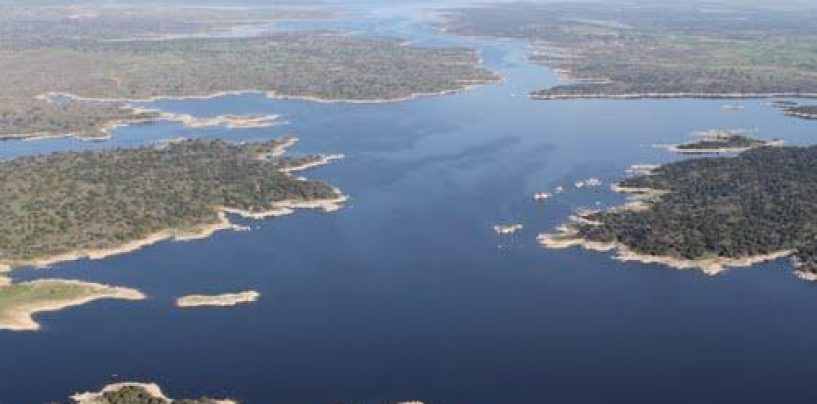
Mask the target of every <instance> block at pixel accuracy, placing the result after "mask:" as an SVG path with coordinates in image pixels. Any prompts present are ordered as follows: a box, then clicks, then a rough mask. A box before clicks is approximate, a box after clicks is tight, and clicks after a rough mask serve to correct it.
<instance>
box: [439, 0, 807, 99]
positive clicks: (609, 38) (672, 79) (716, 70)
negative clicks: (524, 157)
mask: <svg viewBox="0 0 817 404" xmlns="http://www.w3.org/2000/svg"><path fill="white" fill-rule="evenodd" d="M713 7H714V6H712V5H711V4H708V3H704V2H697V1H692V2H674V3H660V4H658V3H655V4H651V3H649V2H643V1H636V2H629V3H628V2H618V3H616V5H615V7H611V6H609V4H608V3H601V2H598V1H588V2H561V3H559V2H555V3H551V2H548V3H546V4H536V3H524V2H523V3H512V4H493V5H486V6H473V7H467V8H460V9H455V10H449V11H448V12H446V13H445V14H446V15H445V16H446V17H447V21H446V22H444V23H443V24H442V26H443V27H444V28H445V29H446V30H447V31H449V32H452V33H456V34H461V35H478V36H495V37H503V38H519V39H527V40H529V41H530V42H531V43H532V44H533V46H534V48H535V50H536V51H535V54H534V55H533V56H532V58H533V59H534V60H536V61H539V62H541V63H544V64H547V65H549V66H551V67H552V68H554V69H555V70H556V72H557V73H559V74H560V75H561V76H562V83H561V84H560V85H557V86H555V87H553V88H549V89H542V90H537V91H534V92H533V93H532V97H533V98H536V99H570V98H617V99H635V98H757V97H773V96H794V97H796V96H802V97H817V49H815V48H814V46H813V41H814V38H815V37H817V26H816V25H815V24H813V15H814V14H813V11H814V7H813V6H812V7H811V8H810V9H805V11H804V12H794V11H792V10H787V9H778V8H771V7H761V6H758V5H754V6H753V5H750V4H744V3H743V2H741V3H740V4H738V3H719V4H718V5H717V7H714V8H713Z"/></svg>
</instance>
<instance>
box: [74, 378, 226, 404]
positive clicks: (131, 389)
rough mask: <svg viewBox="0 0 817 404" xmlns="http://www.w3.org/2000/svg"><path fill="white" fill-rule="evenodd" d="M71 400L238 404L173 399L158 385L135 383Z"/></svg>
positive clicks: (102, 403) (89, 402)
mask: <svg viewBox="0 0 817 404" xmlns="http://www.w3.org/2000/svg"><path fill="white" fill-rule="evenodd" d="M71 400H72V401H73V402H74V403H75V404H174V403H175V404H238V402H237V401H233V400H226V399H221V400H217V399H212V398H198V399H189V398H188V399H171V398H168V397H167V396H165V395H164V393H162V389H161V388H160V387H159V386H158V385H157V384H154V383H135V382H125V383H116V384H109V385H107V386H105V387H104V388H103V389H102V390H101V391H99V392H87V393H77V394H74V395H73V396H71Z"/></svg>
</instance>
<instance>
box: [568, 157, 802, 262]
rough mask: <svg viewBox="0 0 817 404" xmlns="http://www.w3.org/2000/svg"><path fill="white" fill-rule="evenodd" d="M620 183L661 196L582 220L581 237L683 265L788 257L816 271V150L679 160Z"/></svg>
mask: <svg viewBox="0 0 817 404" xmlns="http://www.w3.org/2000/svg"><path fill="white" fill-rule="evenodd" d="M621 185H622V186H624V187H628V188H642V189H653V190H659V191H668V192H667V193H664V194H663V195H662V196H661V197H660V198H658V199H657V200H656V201H654V202H652V203H650V205H649V209H614V210H609V211H602V212H597V213H592V214H589V215H586V216H584V218H585V219H587V221H586V222H578V223H576V224H575V226H576V229H577V230H578V235H579V236H580V237H581V238H584V239H586V240H590V241H598V242H605V243H607V242H615V243H620V244H623V245H625V246H627V247H629V248H630V249H632V250H634V251H635V252H637V253H641V254H648V255H655V256H662V257H671V258H681V259H690V260H696V259H702V258H711V257H724V258H742V257H749V256H758V255H766V254H770V253H775V252H780V251H793V256H794V258H795V260H796V262H798V263H800V268H799V269H800V270H801V271H803V272H804V273H805V272H817V259H816V258H815V257H817V255H815V253H816V252H817V213H815V212H817V200H815V198H814V195H815V193H817V146H816V147H808V148H801V147H764V148H759V149H754V150H750V151H747V152H745V153H742V154H740V155H739V156H737V157H734V158H705V159H694V160H687V161H682V162H677V163H672V164H668V165H665V166H662V167H660V168H657V169H656V170H655V171H654V172H653V173H651V174H650V175H644V176H638V177H634V178H632V179H628V180H626V181H624V182H623V183H622V184H621Z"/></svg>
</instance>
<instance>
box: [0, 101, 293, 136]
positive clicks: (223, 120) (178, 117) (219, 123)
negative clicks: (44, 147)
mask: <svg viewBox="0 0 817 404" xmlns="http://www.w3.org/2000/svg"><path fill="white" fill-rule="evenodd" d="M128 108H130V110H131V113H132V114H133V115H134V116H136V115H138V114H140V113H146V112H150V113H156V114H157V116H156V117H153V118H134V119H127V118H125V119H116V120H112V121H108V122H105V124H104V125H103V126H102V127H101V128H99V130H98V131H97V132H98V133H99V135H96V136H84V135H78V134H76V133H48V132H37V133H31V134H23V133H15V134H8V135H0V141H12V140H20V141H24V142H33V141H38V140H52V139H63V138H74V139H77V140H80V141H83V142H103V141H106V140H110V139H111V137H112V136H113V132H114V131H115V130H116V129H119V128H122V127H128V126H134V125H142V124H149V123H155V122H178V123H181V124H182V126H184V127H185V128H190V129H203V128H217V127H221V128H226V129H260V128H271V127H273V126H277V125H283V124H285V123H286V122H284V121H281V120H280V118H281V116H280V115H259V116H243V115H231V114H227V115H218V116H214V117H206V118H205V117H196V116H193V115H190V114H178V113H173V112H162V111H161V110H158V109H151V108H137V107H128Z"/></svg>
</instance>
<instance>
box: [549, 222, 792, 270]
mask: <svg viewBox="0 0 817 404" xmlns="http://www.w3.org/2000/svg"><path fill="white" fill-rule="evenodd" d="M537 241H538V242H539V244H540V245H542V246H543V247H545V248H548V249H566V248H571V247H581V248H583V249H585V250H589V251H596V252H611V251H614V252H615V253H616V255H615V256H613V259H615V260H617V261H621V262H631V261H632V262H640V263H643V264H660V265H664V266H667V267H670V268H674V269H681V270H686V269H699V270H701V271H702V272H703V273H705V274H707V275H710V276H714V275H719V274H721V273H723V272H726V271H727V270H728V269H730V268H747V267H751V266H753V265H756V264H760V263H763V262H768V261H774V260H777V259H780V258H788V257H790V256H791V255H792V251H790V250H784V251H777V252H773V253H770V254H765V255H754V256H746V257H739V258H726V257H708V258H700V259H684V258H675V257H667V256H657V255H649V254H642V253H638V252H636V251H633V250H632V249H631V248H629V247H628V246H626V245H624V244H622V243H617V242H610V243H605V242H597V241H591V240H587V239H584V238H581V237H579V236H578V235H577V234H576V231H575V229H573V228H572V227H571V226H569V225H563V226H560V227H559V228H558V233H556V234H548V233H542V234H540V235H539V237H537Z"/></svg>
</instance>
